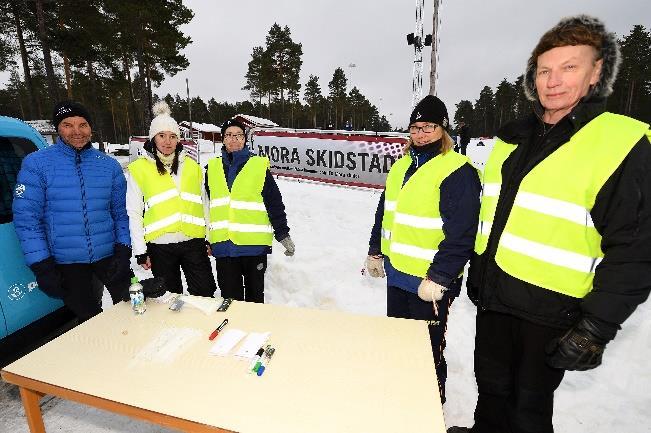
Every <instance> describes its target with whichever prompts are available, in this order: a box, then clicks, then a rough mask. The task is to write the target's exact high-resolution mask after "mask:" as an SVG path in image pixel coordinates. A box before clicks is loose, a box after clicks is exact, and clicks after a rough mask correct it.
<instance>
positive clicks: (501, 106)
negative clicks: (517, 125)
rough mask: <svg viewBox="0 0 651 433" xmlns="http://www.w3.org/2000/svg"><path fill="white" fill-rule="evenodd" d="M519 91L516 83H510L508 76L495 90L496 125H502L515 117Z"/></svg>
mask: <svg viewBox="0 0 651 433" xmlns="http://www.w3.org/2000/svg"><path fill="white" fill-rule="evenodd" d="M516 98H517V91H516V89H515V85H514V84H511V83H509V82H508V81H507V80H506V78H504V79H503V80H502V82H501V83H500V84H499V85H498V86H497V89H496V90H495V122H496V123H495V125H496V126H498V127H499V126H501V125H504V124H505V123H506V122H509V121H511V120H513V119H515V107H516Z"/></svg>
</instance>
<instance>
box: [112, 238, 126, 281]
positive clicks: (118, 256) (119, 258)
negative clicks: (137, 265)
mask: <svg viewBox="0 0 651 433" xmlns="http://www.w3.org/2000/svg"><path fill="white" fill-rule="evenodd" d="M107 274H108V276H109V278H110V279H111V281H113V282H116V283H117V282H120V281H122V280H129V279H130V278H131V248H130V247H128V246H126V245H123V244H115V247H114V248H113V257H112V258H111V261H110V263H109V266H108V269H107Z"/></svg>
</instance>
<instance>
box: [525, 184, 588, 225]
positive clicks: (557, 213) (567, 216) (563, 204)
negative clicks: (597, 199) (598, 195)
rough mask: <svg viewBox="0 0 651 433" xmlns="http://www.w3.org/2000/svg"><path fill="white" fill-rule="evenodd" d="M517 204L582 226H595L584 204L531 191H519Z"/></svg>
mask: <svg viewBox="0 0 651 433" xmlns="http://www.w3.org/2000/svg"><path fill="white" fill-rule="evenodd" d="M515 205H516V206H520V207H523V208H525V209H529V210H532V211H534V212H539V213H542V214H545V215H550V216H553V217H557V218H562V219H564V220H567V221H571V222H573V223H577V224H580V225H582V226H587V227H594V223H593V222H592V216H590V212H589V211H588V210H587V209H585V208H584V207H583V206H580V205H578V204H575V203H570V202H567V201H564V200H558V199H555V198H549V197H545V196H543V195H540V194H533V193H530V192H518V194H517V195H516V197H515Z"/></svg>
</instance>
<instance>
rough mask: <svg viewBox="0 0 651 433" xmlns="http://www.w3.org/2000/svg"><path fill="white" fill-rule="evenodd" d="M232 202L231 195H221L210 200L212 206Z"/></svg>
mask: <svg viewBox="0 0 651 433" xmlns="http://www.w3.org/2000/svg"><path fill="white" fill-rule="evenodd" d="M230 202H231V198H230V197H220V198H214V199H212V200H210V207H211V208H213V207H219V206H226V205H227V204H228V203H230Z"/></svg>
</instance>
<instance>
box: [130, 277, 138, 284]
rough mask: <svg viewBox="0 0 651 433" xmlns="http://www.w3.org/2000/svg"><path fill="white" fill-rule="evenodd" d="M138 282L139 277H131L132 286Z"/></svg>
mask: <svg viewBox="0 0 651 433" xmlns="http://www.w3.org/2000/svg"><path fill="white" fill-rule="evenodd" d="M137 282H138V277H136V276H135V275H134V276H133V277H131V284H135V283H137Z"/></svg>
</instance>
